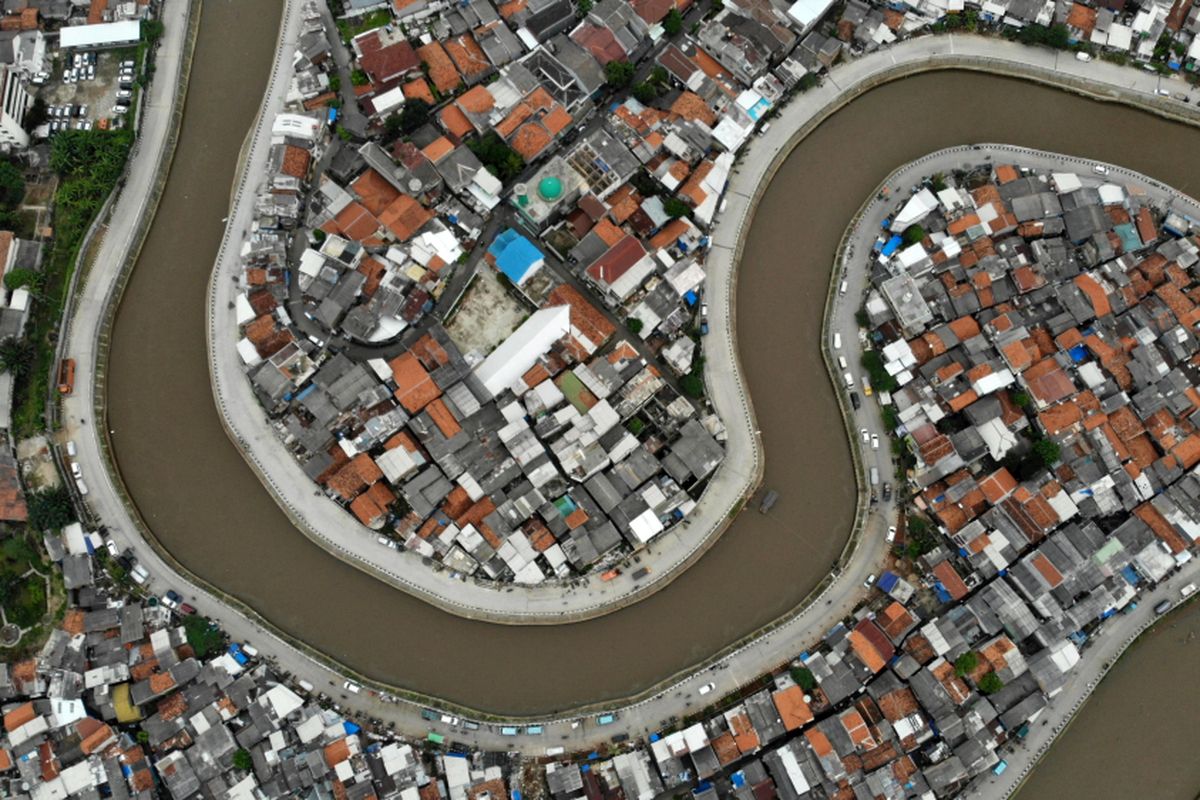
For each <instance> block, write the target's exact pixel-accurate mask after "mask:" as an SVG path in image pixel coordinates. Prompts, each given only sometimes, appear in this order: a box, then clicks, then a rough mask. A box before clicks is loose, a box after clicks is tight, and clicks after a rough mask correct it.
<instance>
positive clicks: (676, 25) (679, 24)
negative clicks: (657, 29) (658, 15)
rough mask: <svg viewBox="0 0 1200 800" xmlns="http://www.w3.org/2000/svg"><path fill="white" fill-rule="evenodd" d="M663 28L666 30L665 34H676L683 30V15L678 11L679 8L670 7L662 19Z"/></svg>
mask: <svg viewBox="0 0 1200 800" xmlns="http://www.w3.org/2000/svg"><path fill="white" fill-rule="evenodd" d="M663 30H664V31H666V32H667V36H677V35H679V32H680V31H681V30H683V15H682V14H680V13H679V9H677V8H672V9H671V11H670V13H668V14H667V16H666V18H665V19H664V20H663Z"/></svg>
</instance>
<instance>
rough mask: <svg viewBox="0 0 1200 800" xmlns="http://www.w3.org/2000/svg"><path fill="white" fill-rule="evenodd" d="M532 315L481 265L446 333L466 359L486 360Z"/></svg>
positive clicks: (490, 269) (492, 273) (490, 271)
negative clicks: (471, 357)
mask: <svg viewBox="0 0 1200 800" xmlns="http://www.w3.org/2000/svg"><path fill="white" fill-rule="evenodd" d="M529 314H530V309H528V308H526V306H525V304H524V303H522V302H521V301H520V300H518V299H517V298H515V297H513V296H512V294H511V293H510V292H509V290H508V289H506V288H505V287H504V286H501V285H500V281H499V279H498V278H497V277H496V272H495V270H493V269H492V268H491V267H489V266H487V265H486V264H481V265H480V266H479V271H478V272H477V273H476V275H475V280H474V281H473V282H472V283H471V286H470V287H469V288H468V289H467V292H466V294H465V295H464V296H463V299H462V300H461V301H459V304H458V308H457V309H456V310H455V312H454V316H453V317H452V318H451V320H450V322H448V323H447V324H446V331H447V332H448V333H449V334H450V338H451V339H453V340H454V343H455V344H456V345H458V349H459V350H461V351H462V353H463V355H467V356H469V355H470V354H471V353H473V352H474V353H477V354H479V355H480V356H486V355H487V354H488V353H490V352H492V351H493V350H495V349H496V346H497V345H499V344H500V343H501V342H503V341H504V340H505V339H506V338H508V335H509V334H510V333H512V332H513V331H515V330H516V329H517V326H519V325H520V324H521V323H522V322H523V321H524V320H525V318H526V317H528V316H529Z"/></svg>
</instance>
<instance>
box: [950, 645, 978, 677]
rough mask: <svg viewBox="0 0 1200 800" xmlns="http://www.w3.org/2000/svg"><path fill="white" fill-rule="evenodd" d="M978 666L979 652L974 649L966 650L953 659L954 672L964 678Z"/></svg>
mask: <svg viewBox="0 0 1200 800" xmlns="http://www.w3.org/2000/svg"><path fill="white" fill-rule="evenodd" d="M978 667H979V654H978V653H976V652H975V651H974V650H968V651H967V652H965V653H963V654H962V655H961V656H959V657H958V658H956V659H954V674H955V675H957V676H958V677H960V678H965V677H966V676H968V675H970V674H971V673H972V672H974V671H975V670H976V669H977V668H978Z"/></svg>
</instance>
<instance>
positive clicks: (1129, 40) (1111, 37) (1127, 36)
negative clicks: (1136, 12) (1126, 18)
mask: <svg viewBox="0 0 1200 800" xmlns="http://www.w3.org/2000/svg"><path fill="white" fill-rule="evenodd" d="M1131 44H1133V29H1132V28H1130V27H1129V26H1128V25H1122V24H1121V23H1119V22H1114V23H1113V24H1112V25H1111V26H1110V27H1109V29H1108V46H1109V47H1112V48H1114V49H1117V50H1128V49H1129V46H1130V45H1131Z"/></svg>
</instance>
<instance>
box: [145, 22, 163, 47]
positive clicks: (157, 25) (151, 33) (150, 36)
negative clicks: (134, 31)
mask: <svg viewBox="0 0 1200 800" xmlns="http://www.w3.org/2000/svg"><path fill="white" fill-rule="evenodd" d="M164 30H165V29H164V28H163V24H162V22H161V21H159V20H157V19H144V20H142V38H143V39H145V40H146V41H147V42H149V43H150V44H152V45H153V44H154V43H155V42H157V41H158V40H159V39H161V38H162V35H163V31H164Z"/></svg>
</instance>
